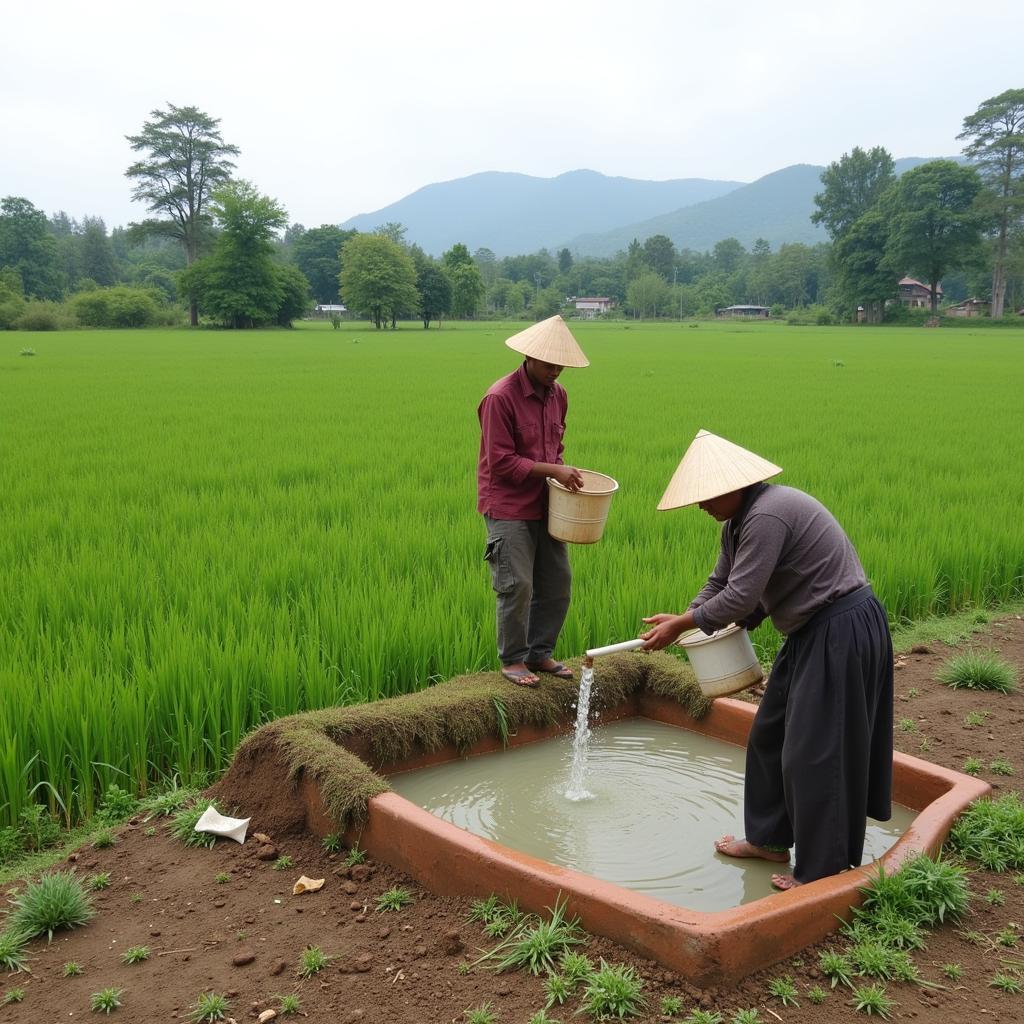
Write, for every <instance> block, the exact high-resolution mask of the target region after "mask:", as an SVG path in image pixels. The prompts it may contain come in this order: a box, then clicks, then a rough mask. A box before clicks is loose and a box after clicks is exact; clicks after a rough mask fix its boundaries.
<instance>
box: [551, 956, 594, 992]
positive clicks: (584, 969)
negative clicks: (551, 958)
mask: <svg viewBox="0 0 1024 1024" xmlns="http://www.w3.org/2000/svg"><path fill="white" fill-rule="evenodd" d="M559 966H560V967H561V969H562V976H563V977H564V978H565V980H566V981H567V982H568V983H569V984H570V985H572V987H573V988H575V987H576V986H577V985H578V984H580V982H582V981H586V980H587V979H588V978H589V977H590V976H591V975H592V974H593V973H594V962H593V961H592V960H591V959H590V957H589V956H587V954H586V953H580V952H577V951H576V950H574V949H569V950H566V952H564V953H563V954H562V959H561V961H560V962H559Z"/></svg>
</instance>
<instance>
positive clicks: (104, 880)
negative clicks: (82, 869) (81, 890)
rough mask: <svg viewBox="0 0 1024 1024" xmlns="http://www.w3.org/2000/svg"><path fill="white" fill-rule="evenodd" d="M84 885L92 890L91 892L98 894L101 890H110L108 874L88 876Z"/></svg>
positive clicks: (104, 872) (102, 872)
mask: <svg viewBox="0 0 1024 1024" xmlns="http://www.w3.org/2000/svg"><path fill="white" fill-rule="evenodd" d="M85 884H86V885H87V886H88V887H89V888H90V889H92V891H93V892H100V891H102V890H103V889H109V888H110V872H109V871H101V872H100V873H99V874H96V875H90V876H89V877H88V878H87V879H86V880H85Z"/></svg>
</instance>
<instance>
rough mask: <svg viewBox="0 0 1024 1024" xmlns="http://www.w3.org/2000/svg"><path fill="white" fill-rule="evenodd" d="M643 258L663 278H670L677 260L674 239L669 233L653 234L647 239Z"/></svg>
mask: <svg viewBox="0 0 1024 1024" xmlns="http://www.w3.org/2000/svg"><path fill="white" fill-rule="evenodd" d="M643 259H644V263H646V264H647V266H648V267H650V268H651V270H653V271H654V272H655V273H656V274H660V275H661V278H662V280H665V281H667V280H669V278H671V277H672V270H673V269H674V267H675V262H676V247H675V246H674V245H673V244H672V239H671V238H669V237H668V235H651V237H650V238H647V239H645V240H644V250H643Z"/></svg>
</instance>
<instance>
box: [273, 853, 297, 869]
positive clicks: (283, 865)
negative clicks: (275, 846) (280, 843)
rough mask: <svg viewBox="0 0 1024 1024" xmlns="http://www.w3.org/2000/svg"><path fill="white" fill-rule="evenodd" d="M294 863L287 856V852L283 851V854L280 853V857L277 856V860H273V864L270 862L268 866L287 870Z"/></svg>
mask: <svg viewBox="0 0 1024 1024" xmlns="http://www.w3.org/2000/svg"><path fill="white" fill-rule="evenodd" d="M294 864H295V861H293V860H292V859H291V857H289V856H288V854H287V853H283V854H281V856H280V857H278V858H277V860H275V861H274V863H273V864H271V865H270V866H271V867H272V868H273V869H274V870H275V871H287V870H288V868H290V867H292V866H293V865H294Z"/></svg>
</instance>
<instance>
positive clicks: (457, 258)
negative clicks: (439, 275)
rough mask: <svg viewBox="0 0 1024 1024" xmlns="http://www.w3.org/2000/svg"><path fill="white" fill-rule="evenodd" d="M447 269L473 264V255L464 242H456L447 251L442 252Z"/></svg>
mask: <svg viewBox="0 0 1024 1024" xmlns="http://www.w3.org/2000/svg"><path fill="white" fill-rule="evenodd" d="M441 259H442V261H443V262H444V265H445V269H447V270H454V269H455V268H456V267H458V266H472V265H473V257H472V256H470V255H469V249H467V248H466V246H465V245H463V244H462V242H456V243H455V244H454V245H453V246H452V247H451V248H450V249H449V250H448V251H447V252H445V253H442V254H441Z"/></svg>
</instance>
